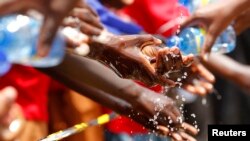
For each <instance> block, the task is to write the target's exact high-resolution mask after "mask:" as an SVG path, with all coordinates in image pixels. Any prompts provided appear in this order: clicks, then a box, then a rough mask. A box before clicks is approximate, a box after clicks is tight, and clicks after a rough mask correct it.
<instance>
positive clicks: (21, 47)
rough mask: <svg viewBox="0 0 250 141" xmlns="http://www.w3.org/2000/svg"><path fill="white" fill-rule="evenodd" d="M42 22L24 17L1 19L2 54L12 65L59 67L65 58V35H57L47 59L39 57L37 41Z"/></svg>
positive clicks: (0, 41)
mask: <svg viewBox="0 0 250 141" xmlns="http://www.w3.org/2000/svg"><path fill="white" fill-rule="evenodd" d="M40 26H41V22H40V21H38V20H35V19H33V18H31V17H28V16H24V15H9V16H5V17H2V18H0V52H2V53H4V54H5V55H6V57H7V60H8V61H9V62H11V63H17V64H22V65H29V66H34V67H40V68H44V67H52V66H56V65H58V64H59V63H60V62H61V61H62V59H63V57H64V52H65V51H64V47H65V42H64V38H63V35H62V34H60V32H58V33H57V36H56V38H55V40H54V41H53V44H52V47H51V50H50V52H49V54H48V55H47V56H46V57H38V56H36V53H37V41H38V36H39V31H40Z"/></svg>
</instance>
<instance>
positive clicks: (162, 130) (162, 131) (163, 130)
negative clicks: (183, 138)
mask: <svg viewBox="0 0 250 141" xmlns="http://www.w3.org/2000/svg"><path fill="white" fill-rule="evenodd" d="M157 131H158V132H159V133H160V134H162V135H168V134H169V128H167V127H165V126H162V125H158V126H157Z"/></svg>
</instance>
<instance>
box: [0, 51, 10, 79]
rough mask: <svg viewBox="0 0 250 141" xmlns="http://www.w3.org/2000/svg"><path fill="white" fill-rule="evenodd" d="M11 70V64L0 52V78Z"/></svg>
mask: <svg viewBox="0 0 250 141" xmlns="http://www.w3.org/2000/svg"><path fill="white" fill-rule="evenodd" d="M10 68H11V63H9V62H8V60H7V57H6V55H5V54H4V53H3V52H1V51H0V77H1V76H3V75H4V74H6V73H7V72H8V71H9V70H10Z"/></svg>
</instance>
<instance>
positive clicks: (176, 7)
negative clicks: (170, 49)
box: [124, 0, 189, 37]
mask: <svg viewBox="0 0 250 141" xmlns="http://www.w3.org/2000/svg"><path fill="white" fill-rule="evenodd" d="M124 12H125V13H127V14H128V15H129V16H130V17H131V18H132V19H133V20H135V21H136V22H137V23H138V24H139V25H140V26H142V27H143V29H144V30H145V31H146V32H148V33H151V34H157V33H158V31H159V29H160V28H161V27H162V26H164V25H165V24H168V22H170V21H172V20H175V19H176V18H177V17H181V16H188V15H189V13H188V10H187V9H186V8H185V7H183V6H182V5H180V4H179V3H178V0H135V2H134V3H133V4H132V5H130V6H128V7H126V8H125V9H124ZM178 28H179V27H178V24H176V25H175V26H173V27H172V28H170V30H167V31H164V33H162V35H164V36H165V37H167V36H170V35H172V34H174V33H176V31H177V29H178Z"/></svg>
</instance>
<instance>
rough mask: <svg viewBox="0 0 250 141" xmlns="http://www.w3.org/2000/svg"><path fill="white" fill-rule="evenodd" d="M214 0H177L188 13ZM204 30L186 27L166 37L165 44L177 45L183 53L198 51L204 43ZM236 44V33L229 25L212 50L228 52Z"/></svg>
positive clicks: (195, 52)
mask: <svg viewBox="0 0 250 141" xmlns="http://www.w3.org/2000/svg"><path fill="white" fill-rule="evenodd" d="M213 2H214V0H179V3H180V4H183V5H184V6H185V7H187V8H188V10H189V12H190V13H193V12H194V11H195V10H197V9H198V8H199V7H203V6H205V5H207V4H209V3H213ZM205 34H206V33H205V30H203V29H202V28H199V27H187V28H185V29H183V30H182V31H181V32H180V33H179V34H178V35H175V36H172V37H170V38H168V39H167V41H166V42H167V46H169V47H173V46H177V47H179V48H180V50H181V51H182V53H183V54H190V53H192V54H194V55H197V54H199V53H200V51H201V48H202V46H203V43H204V40H205V39H204V38H205ZM235 46H236V34H235V31H234V29H233V27H232V26H231V25H230V26H228V27H227V28H226V30H224V31H223V33H221V35H220V36H219V37H218V38H217V40H216V42H215V43H214V45H213V47H212V52H218V53H229V52H231V51H232V50H234V48H235Z"/></svg>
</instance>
